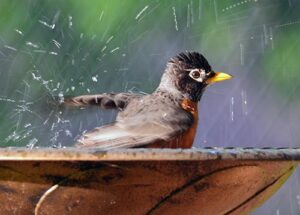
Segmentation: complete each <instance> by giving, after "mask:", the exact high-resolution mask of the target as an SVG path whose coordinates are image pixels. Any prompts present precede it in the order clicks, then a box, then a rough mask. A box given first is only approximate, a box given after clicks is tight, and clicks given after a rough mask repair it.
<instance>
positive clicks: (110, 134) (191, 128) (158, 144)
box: [65, 52, 232, 150]
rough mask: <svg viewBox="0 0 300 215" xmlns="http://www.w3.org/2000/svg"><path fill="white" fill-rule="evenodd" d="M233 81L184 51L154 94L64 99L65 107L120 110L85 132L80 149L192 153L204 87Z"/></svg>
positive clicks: (120, 94) (103, 95)
mask: <svg viewBox="0 0 300 215" xmlns="http://www.w3.org/2000/svg"><path fill="white" fill-rule="evenodd" d="M231 77H232V76H231V75H228V74H225V73H221V72H214V71H213V70H212V69H211V66H210V65H209V63H208V61H207V60H206V59H205V58H204V56H203V55H201V54H199V53H197V52H186V53H180V54H179V55H177V56H175V57H173V58H171V59H170V60H169V62H168V63H167V66H166V69H165V71H164V73H163V75H162V78H161V82H160V84H159V86H158V88H157V89H156V90H155V91H154V92H153V93H152V94H149V95H141V94H134V93H104V94H97V95H82V96H78V97H74V98H69V99H66V100H65V104H66V105H71V106H89V105H96V106H99V107H101V108H109V109H110V108H111V109H118V110H119V112H118V116H117V118H116V121H115V122H114V123H112V124H109V125H105V126H102V127H97V128H95V129H94V130H92V131H89V132H87V133H85V134H84V135H83V136H82V137H81V138H80V139H79V140H78V142H79V143H78V144H77V146H79V147H98V148H101V149H105V150H108V149H116V148H131V147H147V148H148V147H149V148H190V147H192V145H193V141H194V137H195V134H196V130H197V125H198V109H197V103H198V102H199V101H200V99H201V96H202V94H203V93H204V91H205V89H206V87H207V86H208V85H210V84H212V83H215V82H219V81H223V80H227V79H230V78H231Z"/></svg>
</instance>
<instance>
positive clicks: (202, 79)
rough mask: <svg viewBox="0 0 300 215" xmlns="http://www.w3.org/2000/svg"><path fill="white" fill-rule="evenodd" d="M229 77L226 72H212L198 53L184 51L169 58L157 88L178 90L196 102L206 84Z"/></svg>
mask: <svg viewBox="0 0 300 215" xmlns="http://www.w3.org/2000/svg"><path fill="white" fill-rule="evenodd" d="M230 78H232V76H231V75H228V74H226V73H222V72H214V71H213V70H212V68H211V66H210V65H209V63H208V62H207V60H206V59H205V57H204V56H203V55H201V54H200V53H198V52H186V53H180V54H179V55H177V56H175V57H173V58H171V59H170V60H169V62H168V64H167V67H166V70H165V73H164V74H163V77H162V80H161V84H160V86H159V88H164V90H169V91H170V92H172V91H173V92H179V93H181V94H183V95H184V96H186V97H188V98H189V99H190V100H192V101H194V102H197V101H199V100H200V99H201V96H202V94H203V92H204V90H205V88H206V87H207V86H208V85H210V84H212V83H216V82H220V81H224V80H228V79H230Z"/></svg>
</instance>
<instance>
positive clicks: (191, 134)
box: [144, 99, 198, 149]
mask: <svg viewBox="0 0 300 215" xmlns="http://www.w3.org/2000/svg"><path fill="white" fill-rule="evenodd" d="M181 107H182V108H183V109H184V110H186V111H188V112H190V113H191V114H192V115H193V118H194V121H193V124H192V126H191V127H190V128H189V129H188V130H187V131H186V132H184V133H183V134H181V135H180V136H177V137H174V139H172V140H171V141H169V142H165V141H159V142H156V143H153V144H150V145H148V146H144V147H146V148H173V149H174V148H184V149H187V148H191V147H192V145H193V143H194V138H195V135H196V131H197V126H198V106H197V103H196V102H192V101H190V100H188V99H184V100H183V101H182V103H181Z"/></svg>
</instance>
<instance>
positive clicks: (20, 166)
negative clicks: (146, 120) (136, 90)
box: [0, 148, 300, 215]
mask: <svg viewBox="0 0 300 215" xmlns="http://www.w3.org/2000/svg"><path fill="white" fill-rule="evenodd" d="M299 161H300V149H241V148H226V149H224V148H204V149H191V150H167V149H166V150H159V149H127V150H118V151H100V150H98V149H78V148H67V149H48V148H42V149H33V150H29V149H24V148H5V149H0V168H1V171H0V191H1V192H0V202H1V207H0V214H22V215H23V214H88V215H93V214H130V215H134V214H138V215H140V214H172V215H176V214H189V215H190V214H198V215H199V214H205V215H207V214H210V215H214V214H247V213H249V212H250V211H251V210H253V209H254V208H256V207H258V206H259V205H260V204H262V203H263V202H264V201H265V200H266V199H267V198H269V197H270V196H271V195H272V194H273V193H274V192H275V191H276V190H277V189H278V188H279V187H280V186H281V185H282V184H283V183H284V181H285V180H286V179H287V178H288V177H289V176H290V175H291V173H292V172H293V170H294V169H295V166H296V165H297V163H299Z"/></svg>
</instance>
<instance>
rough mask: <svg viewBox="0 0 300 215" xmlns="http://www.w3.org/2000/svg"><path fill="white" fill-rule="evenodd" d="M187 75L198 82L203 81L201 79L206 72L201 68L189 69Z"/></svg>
mask: <svg viewBox="0 0 300 215" xmlns="http://www.w3.org/2000/svg"><path fill="white" fill-rule="evenodd" d="M189 76H190V77H191V78H192V79H194V80H196V81H198V82H203V79H204V78H205V76H206V74H205V71H204V70H203V69H200V70H199V69H191V70H190V73H189Z"/></svg>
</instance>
